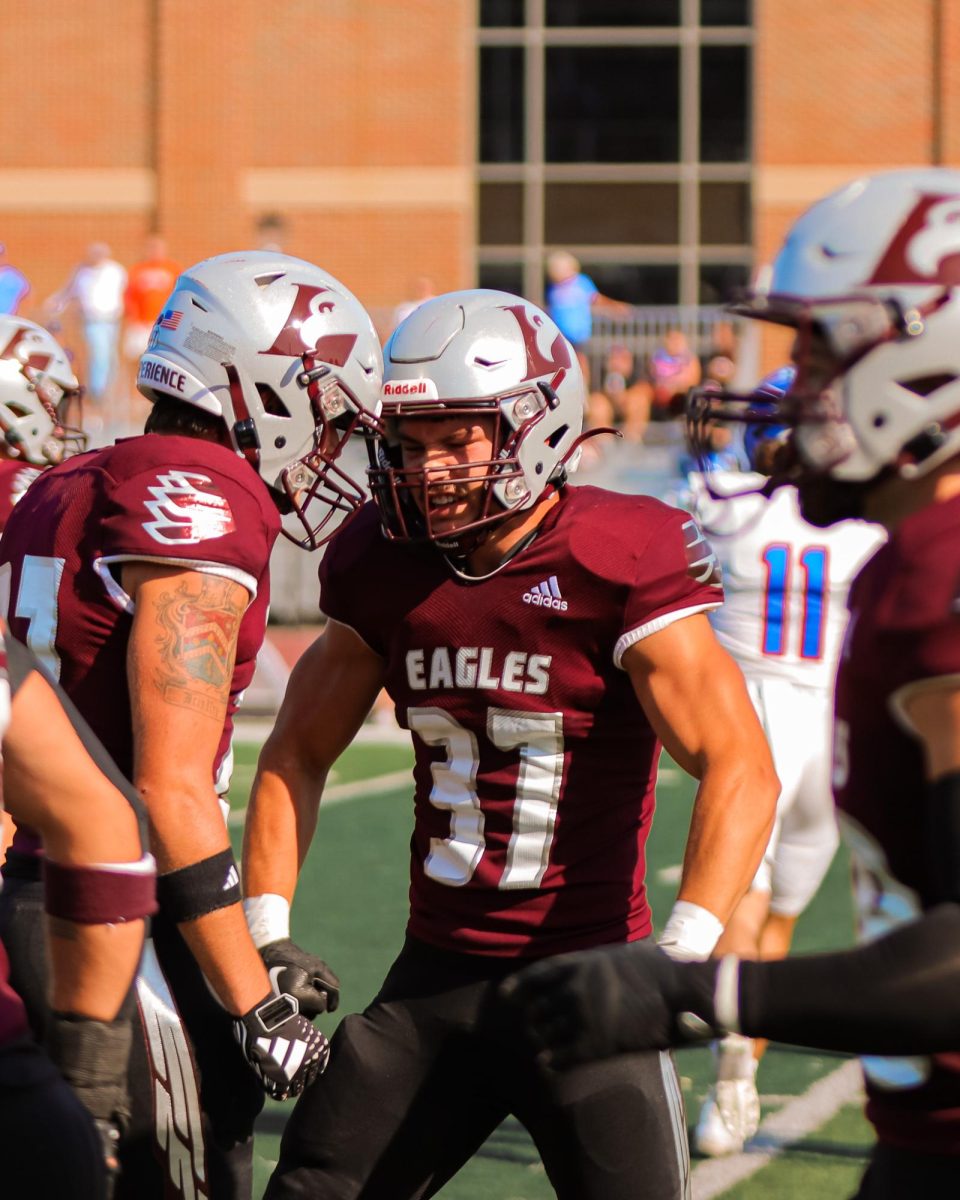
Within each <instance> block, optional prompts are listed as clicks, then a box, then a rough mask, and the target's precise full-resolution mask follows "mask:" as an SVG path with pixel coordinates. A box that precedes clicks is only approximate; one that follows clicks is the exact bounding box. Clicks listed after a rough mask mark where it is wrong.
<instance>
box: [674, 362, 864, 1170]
mask: <svg viewBox="0 0 960 1200" xmlns="http://www.w3.org/2000/svg"><path fill="white" fill-rule="evenodd" d="M793 378H794V368H793V367H781V368H780V369H779V370H777V371H774V372H773V373H772V374H770V375H768V376H767V377H766V378H765V379H763V380H762V381H761V382H760V383H759V384H758V385H757V389H756V391H755V393H754V395H753V396H752V398H751V400H750V401H749V402H748V403H749V406H750V411H751V413H752V415H753V416H754V418H755V419H754V420H753V421H752V422H750V423H749V424H748V425H747V426H746V428H745V430H744V435H743V446H744V451H745V453H746V456H747V459H748V461H749V463H750V466H751V467H752V469H753V472H752V473H750V474H742V473H739V472H731V471H722V470H715V469H714V468H713V467H712V465H711V459H710V451H711V447H712V438H713V436H714V435H713V431H714V429H715V428H717V427H718V426H719V427H720V428H723V429H724V430H725V431H726V432H727V436H728V438H729V437H730V436H731V430H732V428H733V426H732V424H730V423H727V422H715V421H713V420H712V418H711V417H709V416H708V415H706V414H707V413H708V412H709V411H710V410H711V409H716V408H720V409H721V411H722V410H723V408H727V409H729V407H730V405H731V403H740V402H737V401H732V402H731V401H729V400H727V401H724V400H720V401H717V400H714V399H713V398H712V397H707V396H703V398H702V399H703V401H705V402H706V408H705V409H704V410H703V411H704V416H703V419H702V420H701V421H698V422H696V423H692V424H693V428H692V433H693V437H692V439H691V440H692V441H693V442H694V443H695V445H696V449H697V451H698V458H699V462H700V464H701V472H699V473H697V474H694V475H692V476H691V477H690V480H689V486H690V495H689V499H688V504H689V507H690V508H691V511H692V512H693V513H694V515H695V516H696V517H697V519H698V520H699V522H700V525H701V528H702V529H703V531H704V533H705V534H706V535H707V538H708V539H709V541H710V545H711V546H712V547H713V548H714V550H715V552H716V554H717V557H718V558H719V560H720V565H721V567H722V569H723V581H724V597H725V599H724V603H723V605H722V607H720V608H718V609H716V610H715V611H714V612H712V613H711V614H710V623H711V624H712V625H713V628H714V631H715V633H716V635H717V639H718V641H719V642H720V645H721V646H723V647H724V649H725V650H727V651H728V652H729V653H730V654H731V655H732V656H733V658H734V659H735V660H736V662H737V663H738V664H739V665H740V668H741V670H742V671H743V673H744V675H745V677H746V680H747V688H748V690H749V692H750V698H751V699H752V700H753V704H754V707H755V708H756V710H757V715H758V716H759V718H760V722H761V724H762V725H763V728H764V731H765V732H766V735H767V741H768V742H769V743H770V749H771V750H772V752H773V761H774V765H775V766H776V769H777V775H778V777H779V779H780V786H781V792H780V799H779V801H778V802H777V822H776V825H775V827H774V832H773V836H772V837H771V839H770V844H769V845H768V847H767V851H766V854H765V855H764V859H763V863H762V864H761V867H760V870H759V871H758V872H757V876H756V878H755V879H754V881H753V883H752V885H751V887H750V890H749V891H748V893H747V895H746V896H744V898H743V899H742V900H741V901H740V903H739V904H738V905H737V908H736V910H735V911H734V914H733V916H732V917H731V919H730V921H729V922H728V924H727V927H726V929H725V930H724V933H723V936H722V937H721V938H720V941H719V942H718V944H717V948H716V953H717V954H723V953H727V952H730V953H736V954H741V955H744V956H745V957H747V958H783V957H784V956H785V955H786V954H787V952H788V951H789V949H790V943H791V941H792V940H793V931H794V927H795V926H796V923H797V918H798V917H799V916H800V914H801V913H802V912H803V911H804V909H805V908H806V907H807V905H808V904H809V903H810V901H811V900H812V899H813V897H814V895H815V894H816V892H817V889H818V888H819V886H820V884H821V883H822V882H823V877H824V876H825V875H826V873H827V870H828V868H829V866H830V863H831V861H832V859H833V855H834V852H835V851H836V848H837V844H838V842H839V833H838V831H837V820H836V816H835V812H834V804H833V794H832V792H831V789H830V747H831V741H832V739H831V729H832V724H833V684H834V676H835V674H836V667H837V658H838V656H839V653H840V642H841V639H842V637H843V631H844V629H845V627H846V623H847V605H846V600H847V589H848V588H849V586H850V582H851V580H852V579H853V577H854V576H855V575H856V573H857V571H858V570H859V569H860V567H861V566H862V565H863V563H864V561H865V560H866V559H867V558H869V557H870V555H872V554H873V552H874V551H875V550H876V548H877V547H878V546H879V545H880V543H881V542H882V541H883V531H882V530H881V529H880V527H879V526H877V525H870V524H867V523H866V522H865V521H842V522H839V523H838V524H836V525H833V526H831V527H830V528H829V529H816V528H814V527H813V526H811V525H809V524H808V523H807V522H806V521H804V520H803V518H802V517H801V515H800V510H799V506H798V499H797V491H796V488H794V487H781V488H778V489H777V490H775V491H774V492H773V493H772V494H770V495H765V494H764V491H763V488H764V484H765V483H766V481H767V478H768V477H769V476H770V475H771V474H772V473H773V469H774V463H775V460H776V456H777V454H779V453H781V450H780V447H781V446H782V445H783V444H784V441H785V439H786V437H787V435H788V429H787V426H785V425H781V424H776V423H773V424H771V423H770V420H771V419H772V418H773V417H774V416H775V413H776V406H777V402H778V401H780V400H782V398H783V396H784V395H785V393H786V392H787V390H788V389H789V387H790V385H791V384H792V382H793ZM711 402H712V403H711ZM701 404H702V401H701V398H700V397H697V398H695V400H694V405H693V407H694V410H695V411H698V412H699V411H700V410H701ZM761 417H767V418H768V420H767V421H763V420H761V419H760V418H761ZM800 731H802V732H800ZM765 1045H766V1043H765V1042H763V1041H762V1040H756V1041H754V1040H753V1039H751V1038H746V1037H742V1036H740V1035H737V1034H729V1035H728V1036H727V1037H725V1038H724V1039H723V1041H722V1042H721V1043H720V1044H719V1045H717V1046H716V1047H715V1052H716V1057H717V1082H716V1086H715V1087H713V1088H711V1091H710V1094H709V1096H708V1097H707V1100H706V1103H705V1104H704V1106H703V1108H702V1110H701V1113H700V1119H699V1121H698V1122H697V1126H696V1131H695V1133H694V1143H695V1145H696V1147H697V1149H698V1150H699V1151H700V1152H701V1153H703V1154H709V1155H721V1154H732V1153H735V1152H738V1151H739V1150H741V1149H742V1148H743V1143H744V1141H745V1140H746V1139H747V1138H749V1137H752V1136H753V1134H754V1133H755V1132H756V1130H757V1126H758V1125H759V1122H760V1100H759V1096H758V1095H757V1086H756V1069H757V1063H758V1061H759V1059H760V1057H761V1056H762V1054H763V1050H764V1048H765Z"/></svg>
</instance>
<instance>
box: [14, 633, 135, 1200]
mask: <svg viewBox="0 0 960 1200" xmlns="http://www.w3.org/2000/svg"><path fill="white" fill-rule="evenodd" d="M36 668H37V664H36V660H35V659H34V657H33V655H31V654H30V652H29V651H28V650H27V649H25V648H24V647H23V646H21V645H20V644H19V643H18V642H16V641H14V640H13V639H12V638H10V639H6V640H5V639H4V637H3V633H2V622H0V733H2V737H3V804H4V805H5V806H6V807H7V808H9V809H10V810H11V811H13V812H14V813H16V815H17V818H18V819H19V820H20V821H21V822H25V823H29V825H30V826H31V827H32V828H33V829H35V830H37V831H39V833H40V835H41V836H42V838H43V845H44V850H45V854H46V857H45V861H44V908H45V910H46V921H45V924H46V933H47V935H48V936H47V938H46V939H45V942H46V949H47V950H48V952H49V955H50V975H51V1005H52V1011H51V1013H50V1015H49V1020H48V1022H47V1036H46V1043H45V1050H46V1051H47V1053H44V1052H43V1051H42V1050H41V1049H40V1047H39V1045H38V1044H37V1042H36V1041H34V1039H33V1038H32V1037H31V1036H30V1032H29V1026H28V1022H27V1016H26V1012H25V1010H24V1007H23V1002H22V1001H21V999H20V997H19V996H18V995H17V994H16V992H15V991H14V990H13V989H12V988H11V986H10V984H9V980H8V967H7V958H6V954H5V951H4V948H3V943H2V942H0V1161H2V1162H3V1184H4V1191H5V1194H9V1195H11V1196H68V1195H69V1196H74V1197H78V1198H80V1200H102V1197H104V1196H105V1195H107V1188H108V1179H109V1175H110V1173H112V1171H114V1170H115V1169H116V1136H117V1130H118V1126H119V1125H120V1124H122V1122H123V1118H124V1113H125V1112H126V1110H127V1106H128V1099H127V1094H126V1090H127V1079H126V1077H127V1061H128V1058H129V1052H130V1041H131V1033H132V1031H131V1025H130V1020H129V1008H130V997H131V985H132V984H133V979H134V975H135V973H136V970H137V963H138V961H139V959H140V952H141V950H142V948H143V934H144V918H145V917H147V916H148V915H149V914H150V913H152V912H154V911H155V910H156V902H155V894H156V870H155V864H154V861H153V858H152V856H151V855H150V854H147V853H145V852H144V847H145V845H146V836H145V835H146V822H145V820H144V813H143V808H142V806H141V804H140V802H139V799H138V798H137V796H136V793H134V792H133V790H132V789H131V787H130V785H129V784H128V783H127V782H126V781H125V780H124V779H122V777H121V776H120V774H119V772H118V771H117V769H116V767H114V765H113V764H112V763H111V762H110V761H109V759H108V758H107V757H106V755H105V754H104V752H103V749H102V747H100V746H98V745H97V744H96V741H95V739H93V737H92V735H91V734H90V731H89V729H88V728H87V727H86V726H85V723H84V722H83V720H82V718H80V717H79V716H78V715H77V712H76V710H75V709H74V708H73V706H72V705H71V704H70V702H69V700H66V698H65V697H63V695H62V693H59V694H58V689H57V688H56V685H54V684H52V683H51V682H50V680H49V679H48V678H46V677H45V676H44V674H43V673H42V672H41V671H40V670H38V669H36ZM43 932H44V931H43V930H42V929H41V930H39V931H38V933H39V935H40V938H41V940H44V939H43ZM48 1054H49V1056H50V1057H48V1056H47V1055H48ZM51 1058H52V1059H53V1062H54V1063H56V1065H57V1066H58V1067H59V1071H60V1073H58V1072H57V1071H56V1070H54V1067H53V1065H52V1064H51ZM65 1079H66V1081H67V1082H69V1084H70V1085H72V1089H73V1090H71V1087H68V1086H67V1083H65V1082H64V1080H65ZM80 1101H82V1104H81V1103H80Z"/></svg>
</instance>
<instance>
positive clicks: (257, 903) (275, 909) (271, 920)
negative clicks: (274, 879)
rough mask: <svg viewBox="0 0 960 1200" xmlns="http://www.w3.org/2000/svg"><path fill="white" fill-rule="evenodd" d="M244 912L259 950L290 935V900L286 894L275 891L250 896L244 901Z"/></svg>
mask: <svg viewBox="0 0 960 1200" xmlns="http://www.w3.org/2000/svg"><path fill="white" fill-rule="evenodd" d="M243 913H244V916H245V917H246V918H247V927H248V928H249V930H250V937H251V938H252V939H253V944H254V945H255V946H256V948H257V949H258V950H259V949H260V948H261V946H268V945H269V944H270V943H271V942H279V941H280V940H281V938H288V937H289V936H290V902H289V901H288V900H287V899H286V898H285V897H284V896H279V895H277V894H276V893H275V892H264V894H263V895H262V896H248V897H247V898H246V900H244V902H243Z"/></svg>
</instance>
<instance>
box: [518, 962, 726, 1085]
mask: <svg viewBox="0 0 960 1200" xmlns="http://www.w3.org/2000/svg"><path fill="white" fill-rule="evenodd" d="M717 967H718V962H717V961H716V960H712V961H708V962H702V963H701V962H688V963H679V962H674V961H673V960H672V959H670V958H668V957H667V955H666V954H664V953H663V951H662V950H659V949H658V948H657V947H656V946H654V945H652V944H650V943H644V942H633V943H630V944H628V945H624V946H606V947H601V948H600V949H597V950H586V951H582V952H580V953H577V954H563V955H559V956H558V957H556V958H546V959H543V960H542V961H540V962H537V963H534V965H533V966H531V967H527V968H526V969H525V970H523V971H520V972H518V973H517V974H516V975H511V976H508V978H507V979H505V980H504V981H503V983H502V984H501V985H500V997H501V999H502V1000H503V1001H504V1002H505V1004H506V1005H507V1009H508V1012H509V1011H512V1012H513V1013H514V1014H515V1016H516V1017H517V1018H518V1019H519V1021H520V1023H521V1026H522V1028H523V1031H524V1033H525V1034H526V1036H527V1037H528V1038H529V1040H530V1041H531V1042H532V1043H533V1045H534V1047H535V1048H536V1049H537V1050H538V1052H539V1053H538V1057H539V1059H540V1061H541V1062H543V1063H544V1064H545V1065H546V1066H549V1067H557V1068H563V1067H569V1066H572V1065H574V1064H575V1063H580V1062H585V1061H587V1060H591V1059H597V1058H608V1057H609V1056H610V1055H613V1054H625V1053H629V1052H631V1051H635V1050H662V1049H666V1048H667V1047H669V1046H675V1045H678V1044H680V1043H686V1042H691V1041H703V1040H706V1039H708V1038H710V1037H713V1036H715V1035H716V1033H717V1032H718V1030H717V1027H716V1015H715V1013H714V1005H713V993H714V985H715V982H716V974H717Z"/></svg>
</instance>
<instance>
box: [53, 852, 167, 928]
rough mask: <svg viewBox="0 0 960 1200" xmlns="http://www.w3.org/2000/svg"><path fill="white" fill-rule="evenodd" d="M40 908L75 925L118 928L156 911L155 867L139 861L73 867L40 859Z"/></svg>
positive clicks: (149, 860) (148, 857)
mask: <svg viewBox="0 0 960 1200" xmlns="http://www.w3.org/2000/svg"><path fill="white" fill-rule="evenodd" d="M41 870H42V874H43V902H44V903H43V906H44V909H45V910H46V911H47V913H49V915H50V916H51V917H60V918H61V919H62V920H64V921H74V922H76V923H77V924H78V925H119V924H121V923H122V922H123V921H136V920H139V919H140V918H141V917H149V916H150V915H151V913H155V912H156V911H157V878H156V875H157V864H156V863H155V862H154V859H153V855H152V854H145V855H144V856H143V858H141V859H140V860H139V862H133V863H96V864H94V865H92V866H86V867H75V866H66V865H64V864H63V863H58V862H53V860H52V859H49V858H45V859H43V865H42V868H41Z"/></svg>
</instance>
